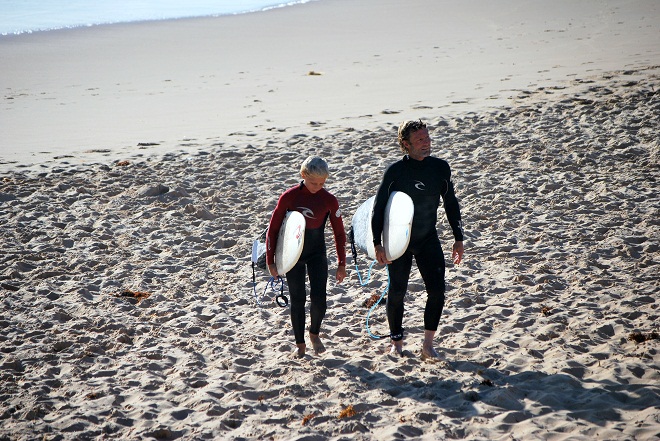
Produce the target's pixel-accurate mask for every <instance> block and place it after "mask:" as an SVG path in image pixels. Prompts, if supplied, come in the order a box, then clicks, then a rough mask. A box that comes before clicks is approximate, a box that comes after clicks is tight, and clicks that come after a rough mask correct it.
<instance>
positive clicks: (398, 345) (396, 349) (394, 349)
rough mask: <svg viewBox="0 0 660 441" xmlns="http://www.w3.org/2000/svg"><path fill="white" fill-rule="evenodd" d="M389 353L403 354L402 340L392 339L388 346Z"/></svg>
mask: <svg viewBox="0 0 660 441" xmlns="http://www.w3.org/2000/svg"><path fill="white" fill-rule="evenodd" d="M390 355H399V356H402V355H403V340H398V341H392V346H390Z"/></svg>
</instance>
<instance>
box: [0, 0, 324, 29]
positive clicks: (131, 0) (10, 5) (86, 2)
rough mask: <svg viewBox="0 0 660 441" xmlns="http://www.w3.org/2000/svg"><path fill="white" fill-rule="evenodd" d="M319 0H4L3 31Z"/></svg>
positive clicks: (1, 10)
mask: <svg viewBox="0 0 660 441" xmlns="http://www.w3.org/2000/svg"><path fill="white" fill-rule="evenodd" d="M309 1H317V0H298V1H282V0H281V1H277V0H0V35H9V34H21V33H26V32H28V33H29V32H37V31H49V30H54V29H63V28H72V27H80V26H94V25H100V24H110V23H126V22H134V21H147V20H165V19H175V18H187V17H203V16H216V15H230V14H241V13H246V12H254V11H261V10H266V9H271V8H279V7H286V6H291V5H294V4H300V3H307V2H309Z"/></svg>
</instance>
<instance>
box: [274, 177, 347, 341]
mask: <svg viewBox="0 0 660 441" xmlns="http://www.w3.org/2000/svg"><path fill="white" fill-rule="evenodd" d="M288 211H299V212H300V213H302V214H303V216H305V222H306V224H305V241H304V245H303V250H302V254H301V256H300V259H299V260H298V263H297V264H296V265H295V266H294V267H293V268H292V269H291V270H290V271H289V272H288V273H287V274H286V281H287V284H288V285H289V294H290V296H291V324H292V325H293V333H294V336H295V339H296V343H297V344H300V343H304V342H305V335H304V331H305V301H306V297H307V295H306V292H305V270H306V271H307V275H308V277H309V285H310V290H309V300H310V325H309V332H310V333H312V334H318V333H319V330H320V328H321V323H322V321H323V317H324V316H325V311H326V308H327V302H326V285H327V280H328V257H327V254H326V246H325V236H324V230H325V225H326V221H327V220H328V219H330V225H331V226H332V231H333V233H334V238H335V247H336V251H337V260H338V265H340V266H342V265H346V232H345V231H344V221H343V220H342V217H341V210H340V209H339V201H337V198H336V197H335V196H333V195H332V194H331V193H330V192H328V191H327V190H326V189H324V188H323V189H321V190H319V191H318V192H316V193H312V192H310V191H309V190H308V189H307V187H305V185H304V184H303V183H302V182H301V183H300V184H299V185H297V186H295V187H293V188H290V189H288V190H287V191H285V192H284V193H282V195H281V196H280V198H279V200H278V201H277V206H276V207H275V210H274V211H273V214H272V216H271V219H270V223H269V226H268V235H267V238H266V263H267V264H268V265H271V264H273V263H274V262H275V246H276V245H277V237H278V235H279V231H280V227H281V225H282V221H283V220H284V217H285V216H286V213H287V212H288Z"/></svg>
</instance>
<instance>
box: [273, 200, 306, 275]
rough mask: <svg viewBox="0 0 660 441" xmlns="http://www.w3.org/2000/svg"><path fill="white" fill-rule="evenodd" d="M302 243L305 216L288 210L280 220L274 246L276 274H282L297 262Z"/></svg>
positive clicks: (303, 239) (303, 240) (303, 241)
mask: <svg viewBox="0 0 660 441" xmlns="http://www.w3.org/2000/svg"><path fill="white" fill-rule="evenodd" d="M304 243H305V216H303V215H302V213H300V212H299V211H289V212H288V213H287V214H286V216H285V217H284V220H283V221H282V226H281V227H280V234H279V236H278V237H277V245H276V247H275V266H277V274H279V275H280V276H283V275H284V274H286V273H288V272H289V271H291V268H293V267H294V266H295V265H296V263H298V259H300V255H301V254H302V250H303V245H304Z"/></svg>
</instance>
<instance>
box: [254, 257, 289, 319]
mask: <svg viewBox="0 0 660 441" xmlns="http://www.w3.org/2000/svg"><path fill="white" fill-rule="evenodd" d="M254 267H255V263H254V262H252V292H253V293H254V301H255V302H256V303H257V305H258V306H262V305H263V303H262V302H261V298H260V297H259V294H257V276H256V271H255V269H254ZM268 288H270V289H271V291H273V292H275V293H277V292H278V291H279V294H276V295H275V303H277V305H278V306H280V307H282V308H286V307H287V306H288V305H289V298H288V297H287V296H286V295H284V279H282V277H280V276H277V279H276V278H275V277H272V276H271V278H270V279H269V280H268V282H267V283H266V286H265V287H264V292H263V293H262V295H261V297H263V296H265V295H266V291H267V290H268Z"/></svg>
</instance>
